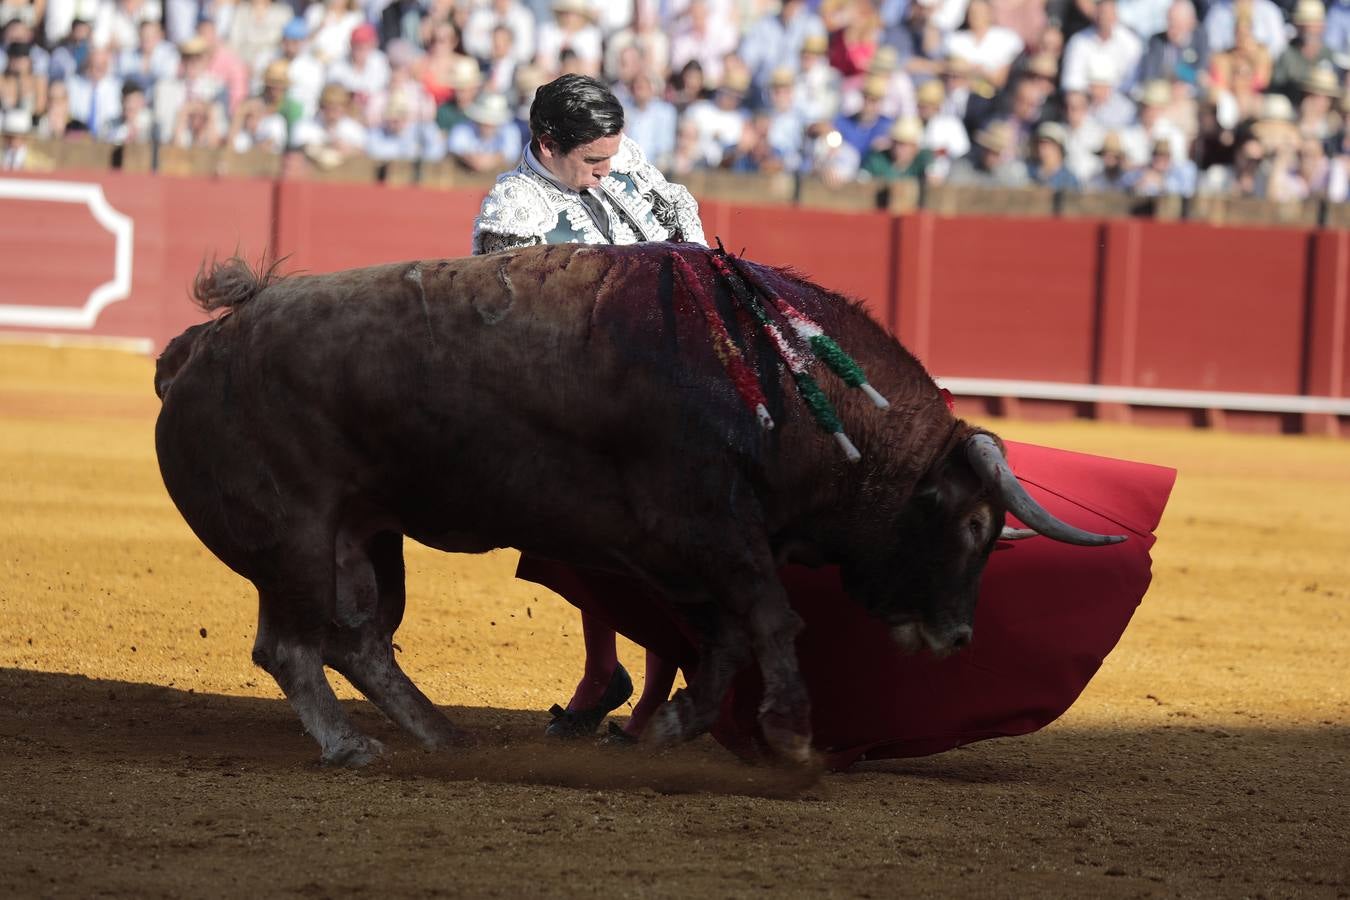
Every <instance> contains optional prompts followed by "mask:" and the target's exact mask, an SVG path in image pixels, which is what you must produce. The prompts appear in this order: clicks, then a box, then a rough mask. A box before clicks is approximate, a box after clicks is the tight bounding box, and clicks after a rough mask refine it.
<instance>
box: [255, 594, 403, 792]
mask: <svg viewBox="0 0 1350 900" xmlns="http://www.w3.org/2000/svg"><path fill="white" fill-rule="evenodd" d="M330 572H331V570H330ZM330 584H331V582H330ZM330 593H331V589H330V588H328V587H327V586H325V587H324V588H323V589H321V590H320V589H318V588H317V586H316V587H315V588H314V589H312V590H310V591H299V590H294V589H292V590H284V591H283V590H278V589H275V588H267V589H264V588H261V587H260V588H259V589H258V601H259V602H258V637H257V639H256V640H255V641H254V643H253V661H254V662H255V663H257V664H258V665H259V666H261V667H262V668H263V670H264V671H266V672H267V673H268V674H269V675H271V676H272V677H273V678H275V679H276V681H277V684H278V685H280V686H281V690H282V693H284V694H285V695H286V699H287V700H289V701H290V704H291V707H292V708H294V709H295V711H296V714H297V715H299V716H300V722H301V723H302V724H303V725H304V726H305V730H306V731H308V732H309V734H310V736H312V737H313V738H314V739H315V740H316V741H318V742H319V749H320V752H321V754H322V757H321V758H322V760H323V762H324V763H326V764H328V765H339V766H363V765H365V764H366V763H369V762H370V761H372V760H374V759H375V758H376V757H378V756H379V755H380V753H381V752H382V751H383V749H384V748H383V747H382V746H381V745H380V742H379V741H377V740H375V739H374V738H369V737H366V736H365V735H363V734H361V732H359V731H357V730H356V727H355V726H354V725H352V723H351V721H350V720H349V719H348V718H347V714H346V713H345V712H343V711H342V706H341V705H340V704H339V703H338V699H337V696H336V695H334V694H333V688H332V686H331V685H329V683H328V679H327V677H326V676H325V675H324V672H323V655H322V651H321V649H320V637H321V634H322V627H323V625H322V623H323V621H324V618H326V612H327V608H328V603H327V597H328V595H329V594H330Z"/></svg>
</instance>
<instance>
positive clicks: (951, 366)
mask: <svg viewBox="0 0 1350 900" xmlns="http://www.w3.org/2000/svg"><path fill="white" fill-rule="evenodd" d="M1100 232H1101V227H1100V225H1098V224H1097V223H1095V222H1090V221H1080V220H1071V219H995V218H984V217H971V218H939V217H936V216H934V215H932V214H930V213H919V214H917V215H913V216H906V217H904V218H903V219H902V221H901V222H900V234H899V239H898V251H897V252H896V254H895V257H894V258H895V265H896V272H895V283H896V285H897V286H898V293H897V296H896V298H895V303H896V311H895V313H894V318H895V320H896V321H897V322H898V325H899V327H898V335H899V337H900V340H901V342H902V343H904V344H905V346H907V347H909V348H910V350H912V351H913V352H914V353H916V354H917V355H918V356H919V357H920V358H921V359H923V360H924V361H925V363H926V364H927V365H928V367H929V369H930V370H932V371H934V372H940V373H944V374H952V375H955V374H958V373H959V374H960V375H961V376H963V377H968V378H1015V379H1022V380H1031V381H1065V382H1071V383H1077V384H1085V383H1090V382H1091V381H1092V380H1093V374H1094V373H1093V368H1094V349H1095V332H1096V303H1097V299H1096V298H1097V280H1098V277H1099V271H1098V269H1099V266H1098V255H1099V246H1100V241H1101V234H1100Z"/></svg>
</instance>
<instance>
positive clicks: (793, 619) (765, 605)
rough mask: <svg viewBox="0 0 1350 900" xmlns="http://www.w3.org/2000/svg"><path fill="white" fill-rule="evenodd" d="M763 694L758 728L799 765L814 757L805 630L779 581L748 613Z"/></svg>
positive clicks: (758, 597)
mask: <svg viewBox="0 0 1350 900" xmlns="http://www.w3.org/2000/svg"><path fill="white" fill-rule="evenodd" d="M746 626H747V630H748V631H749V633H750V640H751V644H752V646H753V647H754V650H755V658H756V660H758V662H759V671H760V674H761V675H762V676H763V678H764V698H763V699H762V700H761V701H760V704H759V727H760V730H761V731H762V732H763V733H764V740H765V741H766V742H767V743H768V745H769V747H770V748H771V749H772V750H773V752H774V753H775V754H777V755H778V756H779V757H780V758H782V759H784V760H786V761H787V762H790V763H794V764H797V765H805V764H807V763H809V762H810V761H811V758H812V751H811V700H810V697H809V696H808V695H807V693H806V685H805V683H803V681H802V676H801V671H800V670H799V669H798V667H797V648H796V646H795V643H794V642H795V640H796V638H797V634H798V633H799V632H800V631H801V630H802V620H801V617H800V616H798V615H797V613H796V612H794V611H793V609H792V607H791V605H789V603H788V600H787V592H786V591H784V590H783V587H782V585H781V584H779V583H778V582H777V581H775V582H774V584H773V586H772V588H770V589H765V590H763V591H760V592H759V593H758V594H757V595H756V597H755V599H754V601H753V603H752V605H751V607H750V609H749V610H748V612H747V615H746Z"/></svg>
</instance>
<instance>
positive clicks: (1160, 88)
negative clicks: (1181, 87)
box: [1139, 79, 1172, 106]
mask: <svg viewBox="0 0 1350 900" xmlns="http://www.w3.org/2000/svg"><path fill="white" fill-rule="evenodd" d="M1171 102H1172V88H1171V87H1170V86H1169V85H1168V84H1167V82H1166V81H1162V80H1160V79H1157V80H1154V81H1150V82H1149V83H1148V84H1146V85H1144V92H1143V94H1142V95H1141V96H1140V97H1139V104H1140V105H1141V106H1166V105H1167V104H1169V103H1171Z"/></svg>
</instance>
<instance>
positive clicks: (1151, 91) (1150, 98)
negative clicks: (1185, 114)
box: [1120, 81, 1190, 166]
mask: <svg viewBox="0 0 1350 900" xmlns="http://www.w3.org/2000/svg"><path fill="white" fill-rule="evenodd" d="M1171 103H1172V89H1171V87H1170V86H1169V85H1168V83H1167V82H1165V81H1150V82H1149V83H1148V84H1147V85H1145V86H1144V91H1143V94H1142V96H1140V98H1139V118H1138V121H1137V122H1136V123H1135V124H1134V125H1132V126H1130V127H1129V128H1126V129H1124V130H1123V131H1122V132H1121V133H1120V141H1121V145H1122V146H1123V147H1124V148H1125V155H1126V156H1127V157H1129V160H1130V162H1131V163H1133V164H1134V165H1136V166H1145V165H1148V164H1149V162H1150V160H1151V159H1152V157H1153V147H1154V145H1155V144H1157V142H1158V141H1166V142H1167V144H1168V147H1169V150H1170V158H1171V159H1173V160H1181V159H1185V158H1186V157H1187V156H1188V155H1189V154H1188V153H1187V151H1188V150H1189V149H1190V147H1189V142H1188V141H1187V140H1186V135H1185V132H1183V131H1182V129H1181V128H1180V127H1179V126H1178V125H1177V124H1176V123H1175V122H1173V121H1171V120H1170V119H1168V118H1167V116H1166V110H1167V107H1168V106H1170V105H1171Z"/></svg>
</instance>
